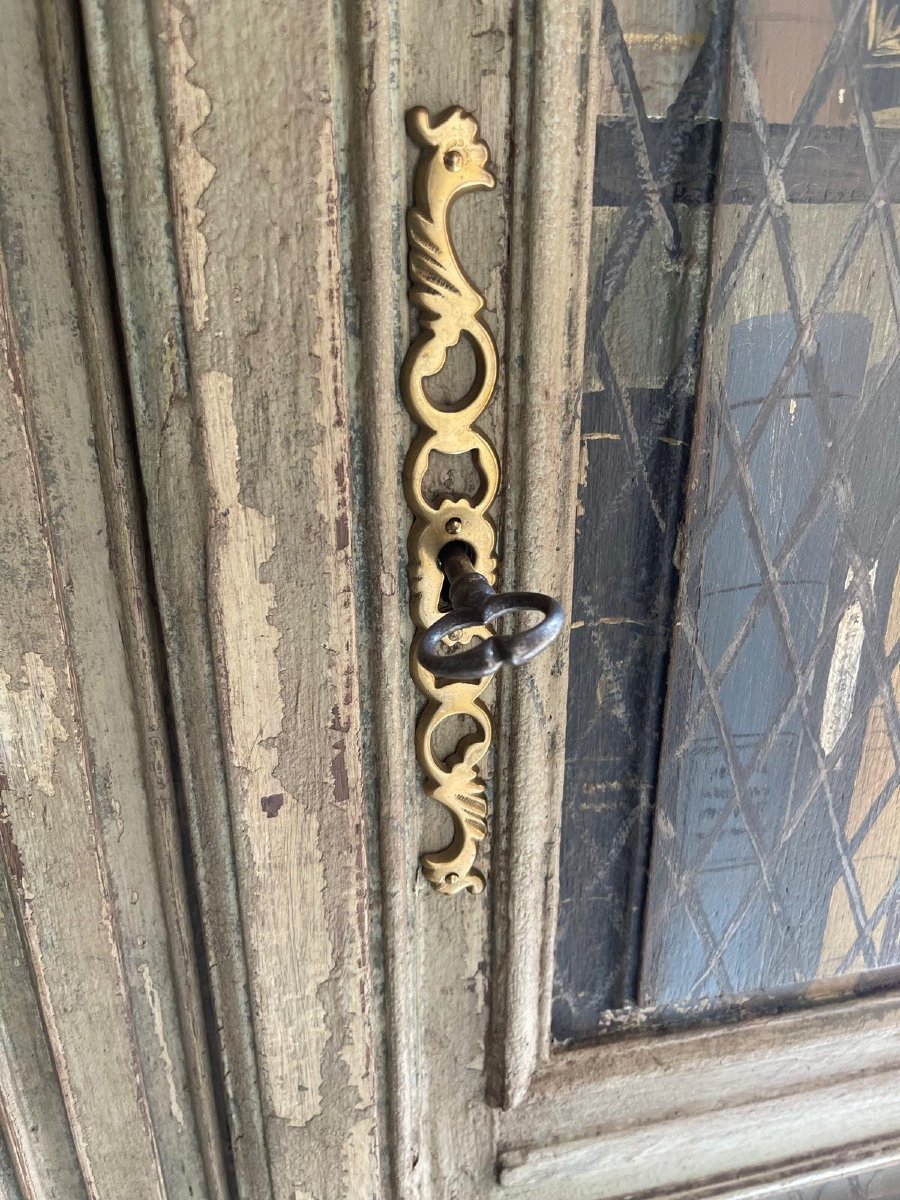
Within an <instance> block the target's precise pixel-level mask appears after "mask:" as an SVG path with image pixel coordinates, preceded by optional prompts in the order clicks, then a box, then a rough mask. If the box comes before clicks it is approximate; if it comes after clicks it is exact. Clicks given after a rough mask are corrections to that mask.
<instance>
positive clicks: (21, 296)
mask: <svg viewBox="0 0 900 1200" xmlns="http://www.w3.org/2000/svg"><path fill="white" fill-rule="evenodd" d="M68 18H69V13H68V12H67V11H64V10H61V11H58V12H57V11H51V10H43V11H42V10H41V9H40V8H38V9H37V10H20V9H16V8H15V6H12V5H9V6H7V10H6V13H5V17H4V38H3V43H2V51H3V55H4V70H3V71H2V72H0V74H2V77H3V80H4V87H3V89H2V91H0V108H2V111H3V112H4V113H5V114H6V117H7V119H6V120H4V121H3V124H4V128H5V129H7V130H8V131H9V135H8V136H7V137H5V138H4V143H3V147H2V152H0V190H2V199H3V204H2V216H0V245H2V258H3V261H2V264H0V291H2V300H0V304H2V309H3V320H2V329H0V341H2V349H3V356H4V361H5V370H4V372H3V373H2V380H3V389H2V390H3V421H4V425H5V428H6V436H5V437H4V438H3V439H0V441H2V444H3V447H4V458H5V461H4V465H3V471H2V480H3V487H4V490H5V501H4V504H3V505H2V506H0V509H2V517H3V521H4V523H5V526H6V531H5V534H4V537H3V538H2V539H0V542H2V545H3V554H4V563H3V570H2V571H0V587H2V593H3V594H2V596H0V607H2V611H3V613H4V620H3V622H2V625H0V629H2V647H0V654H2V658H3V667H2V670H0V758H2V765H3V772H2V773H3V779H2V787H3V792H4V795H3V807H2V822H0V830H2V844H3V858H4V866H5V870H6V873H7V876H8V878H9V880H10V883H11V889H12V895H13V897H14V901H15V909H16V910H17V912H16V922H17V925H18V927H19V929H20V930H21V934H22V938H21V942H22V944H23V945H24V948H25V949H24V957H26V958H27V960H28V971H29V972H30V974H31V977H32V978H33V981H34V990H33V992H32V990H31V989H30V988H28V989H25V990H23V991H22V993H21V998H20V1000H19V1004H20V1005H22V1006H23V1010H22V1011H19V1010H17V1008H16V1007H15V1006H14V1007H13V1008H12V1010H11V1013H10V1015H9V1016H8V1017H7V1016H6V1014H5V1013H4V1017H5V1019H6V1020H7V1022H15V1021H16V1020H19V1021H20V1023H21V1021H22V1020H26V1019H28V1018H27V1011H26V1010H27V1009H28V1007H29V1005H30V1006H31V1007H32V1009H33V1008H34V997H35V996H36V997H37V1004H38V1006H39V1009H40V1018H41V1021H42V1022H43V1025H44V1028H45V1030H46V1035H47V1043H48V1044H49V1048H50V1052H51V1054H52V1059H53V1068H54V1073H55V1075H56V1077H57V1079H56V1084H55V1086H54V1083H53V1081H52V1080H51V1078H50V1075H49V1072H48V1071H46V1070H44V1071H43V1081H44V1082H43V1083H41V1081H40V1079H39V1076H40V1075H41V1073H42V1072H41V1071H40V1070H39V1067H40V1060H37V1061H36V1062H35V1063H34V1064H33V1066H30V1065H29V1064H28V1062H27V1061H23V1062H21V1063H20V1061H19V1055H20V1053H23V1052H24V1047H22V1048H20V1047H19V1046H18V1045H16V1043H15V1042H14V1041H13V1040H12V1039H10V1041H9V1042H8V1046H9V1047H10V1049H9V1051H8V1052H9V1054H10V1055H11V1057H10V1058H9V1059H8V1060H7V1061H8V1063H9V1069H10V1072H11V1073H12V1074H13V1076H14V1077H15V1078H16V1080H17V1081H18V1083H19V1085H20V1086H21V1084H22V1083H24V1081H25V1079H26V1078H31V1080H32V1081H33V1082H35V1084H36V1086H37V1087H38V1092H37V1093H36V1095H34V1096H32V1095H22V1096H20V1100H19V1102H18V1108H19V1112H20V1114H21V1113H22V1112H24V1111H26V1109H27V1107H28V1105H29V1104H34V1103H40V1101H41V1090H40V1089H41V1088H42V1087H43V1088H44V1089H45V1092H46V1095H45V1096H44V1102H43V1103H42V1104H41V1107H42V1109H44V1110H46V1112H47V1114H48V1116H47V1121H48V1128H47V1130H46V1131H44V1136H46V1137H49V1136H52V1122H53V1119H54V1118H53V1113H54V1109H55V1110H56V1112H57V1115H58V1112H59V1105H60V1102H62V1103H64V1105H65V1109H66V1114H67V1120H68V1123H69V1125H70V1126H71V1130H72V1141H73V1143H74V1149H75V1151H76V1153H77V1157H78V1163H79V1169H80V1174H81V1176H82V1179H83V1188H84V1190H85V1191H86V1194H87V1195H89V1196H91V1197H99V1196H103V1197H104V1198H105V1197H117V1196H125V1195H128V1196H146V1197H147V1198H148V1200H150V1198H151V1197H152V1198H154V1200H155V1198H158V1197H162V1196H166V1195H174V1194H175V1193H176V1192H177V1191H178V1190H179V1189H181V1188H183V1187H188V1188H190V1189H191V1190H192V1191H193V1192H194V1193H195V1194H196V1195H198V1196H200V1195H202V1194H205V1191H206V1183H205V1179H204V1167H203V1162H202V1157H201V1153H200V1149H199V1146H198V1143H197V1130H196V1127H195V1124H194V1120H193V1111H192V1106H191V1099H190V1091H189V1086H188V1083H187V1079H186V1075H185V1071H184V1065H183V1064H184V1059H185V1051H184V1047H183V1044H182V1034H183V1030H182V1029H181V1027H180V1022H179V1013H178V1006H177V1003H176V1000H175V994H174V993H175V990H176V985H175V983H174V981H173V977H172V976H173V969H172V957H171V951H172V950H173V946H172V943H171V942H170V940H169V931H170V928H171V927H169V928H167V923H166V920H165V918H164V912H165V908H166V901H165V900H164V898H163V895H162V893H163V891H167V892H168V891H169V890H170V888H171V887H172V886H173V884H174V883H175V880H174V879H173V878H172V877H170V876H169V875H168V874H167V873H166V871H163V872H162V877H161V874H160V870H161V863H160V862H159V861H158V859H157V855H156V847H155V845H154V832H153V829H152V828H151V825H152V818H151V802H150V797H151V795H152V796H153V804H154V806H156V807H157V808H159V809H160V816H161V817H162V816H163V810H165V809H168V810H169V811H171V805H172V803H173V796H172V792H171V789H170V787H169V786H168V785H167V781H166V780H165V778H164V777H160V778H156V779H154V778H152V772H151V770H150V769H149V766H150V765H149V764H148V762H147V761H146V759H145V753H144V752H145V750H146V745H145V744H144V741H143V736H144V735H143V732H142V726H143V724H144V722H145V721H147V722H148V723H149V724H151V725H152V722H153V716H152V713H150V712H148V711H146V710H145V707H144V706H145V702H146V700H147V697H148V695H149V694H150V693H151V692H152V690H153V687H154V684H153V683H152V682H151V681H150V678H149V672H150V670H151V668H150V666H149V658H147V656H148V655H149V647H148V645H147V644H146V642H145V640H144V637H143V632H142V629H141V624H140V621H139V620H136V618H135V614H134V611H133V610H134V607H135V606H136V605H138V604H139V603H140V601H139V599H138V598H137V597H136V596H134V595H133V594H132V593H131V590H130V589H129V588H128V587H127V586H125V588H124V591H125V593H126V594H123V593H122V592H120V591H119V587H118V584H121V583H122V582H123V580H122V577H121V576H119V578H118V580H117V576H116V572H115V570H114V569H113V568H112V564H111V561H110V559H111V556H112V557H113V558H116V557H117V556H118V555H120V554H121V553H123V552H124V553H125V554H127V555H135V556H136V558H137V559H138V560H139V558H140V549H139V539H138V540H135V539H134V535H133V532H132V531H133V526H134V523H135V514H134V511H133V509H132V508H131V504H132V503H133V499H134V493H133V490H131V489H130V487H129V482H130V481H129V467H128V464H127V461H125V460H126V458H127V450H126V449H125V447H124V445H123V444H122V442H121V440H120V441H119V443H118V451H119V453H120V454H121V456H122V457H121V460H120V461H119V462H118V463H117V470H116V478H115V480H112V479H110V480H109V481H108V482H109V484H110V488H111V491H108V492H107V493H106V494H104V480H103V478H102V476H103V472H104V470H107V469H108V468H109V466H110V462H109V455H108V451H107V445H106V442H107V438H108V437H112V438H113V441H115V436H114V434H113V433H112V432H111V431H110V430H108V429H107V428H106V427H105V425H104V424H103V419H102V414H105V413H106V408H107V404H108V405H109V416H110V418H111V420H112V422H113V424H114V423H115V421H114V417H113V416H112V414H113V413H114V412H116V411H119V410H120V407H121V402H122V397H121V383H120V380H119V378H118V375H117V371H116V364H115V355H114V352H113V350H112V343H111V337H110V326H109V313H108V306H107V296H106V293H105V287H104V282H103V259H102V252H101V249H100V245H99V241H98V235H97V228H96V222H95V214H94V210H93V200H94V197H93V189H92V183H93V181H92V180H90V178H89V176H88V174H87V170H88V168H87V165H86V164H87V162H88V160H89V150H88V143H87V138H86V134H85V130H84V127H83V123H82V113H81V110H80V109H79V104H80V77H79V73H78V68H77V65H76V64H77V49H76V45H75V31H74V29H73V27H72V26H71V25H70V24H69V19H68ZM101 444H102V446H103V448H102V449H100V448H99V447H100V446H101ZM111 496H116V497H117V498H116V501H115V504H113V505H112V506H107V504H106V501H107V500H108V499H109V498H110V497H111ZM116 565H117V566H121V563H120V562H117V564H116ZM24 597H27V603H23V598H24ZM145 658H147V663H148V665H147V667H146V668H144V667H142V666H140V660H142V659H145ZM145 670H146V672H147V674H144V675H143V678H141V681H140V682H138V679H136V678H133V676H138V677H139V678H140V677H141V676H142V673H144V671H145ZM151 740H152V739H151ZM176 871H177V867H176ZM24 972H25V967H24V964H23V966H22V973H24ZM30 1020H31V1022H32V1024H34V1017H32V1018H30ZM20 1027H21V1026H20ZM100 1031H102V1036H101V1035H100ZM33 1039H36V1042H33V1044H34V1045H35V1046H36V1047H40V1046H41V1045H45V1049H44V1051H43V1052H42V1053H43V1054H44V1055H46V1044H45V1043H44V1041H43V1032H38V1029H37V1028H34V1033H33ZM27 1044H28V1043H27V1040H26V1042H25V1045H27ZM45 1061H46V1060H45ZM14 1092H15V1089H12V1090H11V1091H10V1092H8V1093H7V1095H8V1096H9V1097H11V1096H12V1095H13V1094H14ZM6 1119H7V1124H8V1126H9V1125H11V1123H12V1121H13V1119H14V1118H11V1117H10V1116H9V1112H8V1111H7V1118H6ZM56 1132H57V1134H58V1132H59V1131H58V1129H57V1130H56ZM18 1133H19V1137H18V1143H19V1146H18V1150H17V1162H18V1167H17V1169H18V1170H19V1172H20V1176H21V1178H22V1179H24V1180H26V1182H25V1184H23V1186H26V1188H28V1189H30V1190H31V1191H32V1192H33V1193H34V1195H36V1196H41V1197H49V1196H54V1195H58V1194H61V1189H62V1188H63V1187H64V1186H66V1182H65V1181H66V1173H67V1172H68V1174H69V1175H70V1176H71V1173H72V1170H73V1167H72V1163H71V1160H70V1159H69V1158H67V1152H66V1149H65V1139H64V1138H63V1137H60V1138H59V1145H58V1147H55V1148H54V1149H53V1152H52V1153H51V1155H50V1161H53V1156H54V1155H56V1156H58V1161H57V1163H56V1165H54V1167H53V1168H52V1175H51V1168H50V1166H49V1165H48V1166H47V1168H46V1169H45V1168H44V1166H43V1164H42V1165H41V1166H40V1167H39V1166H38V1165H37V1164H38V1163H39V1160H40V1159H41V1158H42V1157H43V1153H42V1149H43V1148H42V1147H41V1145H40V1140H41V1130H40V1129H38V1130H32V1129H31V1128H30V1127H29V1126H28V1125H27V1124H25V1123H22V1122H20V1123H19V1125H18ZM57 1166H58V1178H53V1176H56V1175H57V1170H56V1167H57ZM69 1183H70V1185H71V1186H70V1188H69V1190H68V1193H67V1194H72V1195H74V1194H77V1192H78V1191H79V1190H80V1188H79V1184H78V1183H76V1182H74V1180H72V1179H70V1180H69Z"/></svg>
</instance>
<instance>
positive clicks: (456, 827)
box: [400, 108, 500, 895]
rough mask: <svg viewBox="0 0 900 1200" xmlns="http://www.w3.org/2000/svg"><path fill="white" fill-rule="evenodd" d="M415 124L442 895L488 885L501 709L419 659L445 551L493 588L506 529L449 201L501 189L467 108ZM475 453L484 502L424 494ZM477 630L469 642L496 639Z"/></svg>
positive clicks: (432, 788)
mask: <svg viewBox="0 0 900 1200" xmlns="http://www.w3.org/2000/svg"><path fill="white" fill-rule="evenodd" d="M407 129H408V131H409V135H410V137H411V138H412V140H413V141H414V142H415V143H416V145H417V146H418V147H419V150H420V155H419V160H418V163H417V165H416V172H415V181H414V196H413V206H412V208H411V209H410V210H409V212H408V213H407V217H406V230H407V237H408V240H409V274H410V279H411V282H412V286H411V288H410V293H409V295H410V301H411V302H412V304H414V305H415V306H416V308H417V309H418V310H419V333H418V334H417V336H416V337H415V339H414V340H413V342H412V344H411V345H410V347H409V350H408V351H407V354H406V358H405V360H404V363H403V369H402V372H401V376H400V387H401V391H402V394H403V401H404V403H405V405H406V407H407V409H408V410H409V414H410V416H411V417H412V418H413V420H414V421H415V422H416V424H417V425H418V426H419V433H418V435H417V437H416V439H415V441H414V442H413V444H412V446H411V447H410V449H409V453H408V454H407V456H406V462H405V465H404V471H403V480H404V488H405V492H406V500H407V503H408V504H409V507H410V509H411V510H412V512H413V514H414V517H415V520H414V523H413V526H412V530H411V531H410V535H409V579H410V593H411V595H410V609H411V613H412V618H413V621H414V623H415V625H416V630H417V632H416V638H415V641H414V643H413V647H412V653H411V656H410V664H411V665H410V671H411V674H412V677H413V679H414V681H415V684H416V686H417V688H418V689H419V691H420V692H421V693H422V694H423V695H424V696H425V699H426V703H425V707H424V709H423V710H422V713H421V715H420V717H419V721H418V724H417V726H416V754H417V757H418V761H419V764H420V766H421V767H422V769H423V770H424V772H425V774H426V776H427V783H426V789H425V790H426V793H427V795H428V796H430V797H431V798H433V799H434V800H437V801H438V802H439V803H440V804H443V805H444V806H445V807H446V808H447V810H448V811H449V813H450V815H451V817H452V819H453V838H452V840H451V842H450V844H449V845H448V846H447V847H446V848H445V849H443V850H438V851H435V852H433V853H430V854H424V855H423V856H422V860H421V862H422V873H423V874H424V876H425V878H426V879H427V880H428V881H429V882H430V883H431V885H432V886H433V887H434V888H436V890H437V891H439V892H443V893H444V894H447V895H450V894H453V893H454V892H459V891H462V890H463V889H468V890H469V891H472V892H480V891H482V890H483V889H484V876H483V875H482V874H481V872H480V871H478V870H476V869H475V868H474V865H473V864H474V862H475V857H476V854H477V851H478V843H479V842H480V841H481V840H482V839H483V838H484V836H485V833H486V832H487V800H486V796H485V785H484V782H483V780H482V779H481V777H480V776H479V773H478V764H479V763H480V762H481V760H482V759H483V758H484V756H485V755H486V754H487V751H488V748H489V747H490V744H491V737H492V732H493V731H492V724H491V714H490V712H489V711H488V709H487V707H486V706H485V704H484V701H483V700H482V698H481V697H482V693H483V692H484V690H485V688H486V687H487V686H488V684H489V682H490V680H489V679H481V680H477V681H474V682H473V681H468V680H465V681H460V680H455V681H452V682H451V681H443V682H442V681H440V680H438V679H437V678H436V677H435V676H434V675H433V674H431V672H430V671H428V670H426V669H425V668H424V667H423V666H422V665H421V664H420V663H419V662H417V655H416V647H417V644H418V640H419V639H420V638H421V636H422V633H423V631H424V630H426V629H427V628H428V627H429V626H430V625H432V624H434V622H435V621H437V620H438V618H439V617H441V616H442V615H443V614H442V612H441V611H440V608H439V602H440V597H441V589H442V587H443V584H444V576H443V572H442V571H441V567H440V565H439V561H438V558H439V555H440V553H441V550H442V549H443V548H444V547H445V546H446V545H447V544H448V543H450V542H453V541H456V542H464V543H465V544H466V545H467V546H468V547H469V551H470V553H471V554H472V555H473V561H474V565H475V569H476V570H477V571H478V572H479V573H480V574H481V575H483V576H484V577H485V579H487V581H488V582H489V583H490V584H491V585H493V584H494V582H495V576H496V566H497V564H496V559H495V557H494V543H495V530H494V526H493V523H492V522H491V519H490V517H489V516H488V515H487V514H488V509H489V508H490V506H491V504H492V502H493V500H494V498H495V497H496V495H497V489H498V488H499V486H500V463H499V460H498V458H497V452H496V451H495V449H494V447H493V446H492V445H491V443H490V441H489V440H488V439H487V438H486V437H485V436H484V434H483V433H481V432H480V431H479V430H478V429H476V428H475V427H474V423H475V421H476V420H477V419H478V417H480V416H481V414H482V413H483V412H484V410H485V408H486V407H487V405H488V404H489V403H490V400H491V397H492V395H493V393H494V387H495V385H496V382H497V347H496V345H495V343H494V339H493V337H492V336H491V333H490V331H489V330H488V328H487V326H486V325H485V324H484V322H483V321H482V319H481V316H480V313H481V310H482V309H483V307H484V297H483V296H482V295H481V293H480V292H479V291H478V290H477V288H476V287H475V286H474V285H473V284H472V282H471V280H470V279H469V278H468V277H467V275H466V273H465V271H464V270H463V269H462V266H461V265H460V263H459V259H458V258H457V256H456V251H455V249H454V246H453V242H452V240H451V237H450V227H449V223H448V218H449V213H450V206H451V204H452V203H453V201H454V200H455V199H456V198H457V197H458V196H461V195H463V194H464V193H465V192H470V191H474V190H476V189H478V188H493V187H494V186H495V183H496V180H495V179H494V176H493V175H492V174H491V172H490V170H489V168H488V160H489V157H490V153H489V151H488V148H487V146H486V145H485V143H484V142H483V141H481V140H480V139H479V137H478V124H477V122H476V121H475V118H474V117H473V116H471V115H470V114H469V113H467V112H464V111H463V110H462V109H461V108H451V109H447V111H446V112H443V113H441V114H440V116H438V117H437V118H436V119H435V120H434V121H432V119H431V117H430V115H429V113H428V112H427V111H426V110H425V109H424V108H414V109H412V110H411V112H410V113H408V115H407ZM461 337H466V338H467V339H468V340H469V343H470V345H471V347H472V349H473V351H474V354H475V362H476V372H475V381H474V383H473V385H472V387H471V388H470V389H469V391H468V393H467V395H466V397H465V398H464V399H463V401H462V403H461V404H458V405H455V406H454V407H453V408H452V410H448V409H447V408H445V407H437V406H436V405H434V404H432V403H431V402H430V401H429V399H428V397H427V396H426V394H425V388H424V381H425V380H426V379H428V378H429V377H431V376H433V375H437V374H438V373H439V372H440V371H441V370H442V369H443V367H444V365H445V363H446V361H447V353H448V351H449V350H450V349H451V348H452V347H453V346H455V345H456V344H457V342H458V341H459V339H460V338H461ZM433 451H438V452H441V453H443V454H470V453H471V454H474V455H475V457H476V459H477V465H478V467H479V469H480V473H481V476H482V478H483V481H484V483H483V486H482V488H481V491H480V493H479V495H478V497H477V498H476V499H469V498H467V497H463V496H454V497H447V498H444V499H442V500H441V501H440V503H439V504H437V506H436V507H435V505H433V504H431V503H429V501H428V499H427V498H426V496H425V492H424V479H425V472H426V470H427V469H428V459H429V455H430V454H431V453H432V452H433ZM489 633H490V631H489V630H487V629H468V630H466V631H465V632H464V633H463V634H461V635H460V636H461V640H466V641H467V640H470V639H471V638H472V637H473V636H488V635H489ZM455 716H463V717H468V718H469V719H470V720H471V722H473V723H474V725H475V729H476V732H475V733H469V734H467V735H466V736H465V737H463V738H462V739H461V740H460V741H459V743H458V744H457V746H456V749H455V751H454V752H453V753H452V754H451V755H450V756H449V758H446V759H441V758H439V757H438V755H437V752H436V750H435V746H434V736H435V732H436V730H437V729H438V726H440V725H441V724H442V723H443V722H444V721H446V720H448V718H450V717H455Z"/></svg>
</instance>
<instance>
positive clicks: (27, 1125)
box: [0, 801, 87, 1200]
mask: <svg viewBox="0 0 900 1200" xmlns="http://www.w3.org/2000/svg"><path fill="white" fill-rule="evenodd" d="M0 803H2V801H0ZM2 811H3V810H2V809H0V813H2ZM0 820H4V818H3V817H2V816H0ZM4 827H5V821H4ZM0 836H2V835H0ZM4 867H5V864H4ZM10 883H11V881H10V878H9V875H8V874H7V871H6V870H4V871H3V872H2V874H0V962H2V964H3V969H2V971H0V1014H2V1018H0V1151H7V1152H8V1154H7V1159H6V1166H5V1169H6V1171H7V1172H8V1176H9V1180H10V1182H9V1183H7V1177H6V1175H4V1166H3V1159H2V1155H0V1196H2V1197H3V1198H4V1200H6V1195H7V1193H6V1191H4V1187H6V1188H8V1189H12V1188H13V1187H14V1186H15V1188H16V1190H10V1191H9V1195H10V1197H11V1198H12V1200H19V1197H20V1192H19V1188H21V1200H87V1192H86V1191H85V1187H84V1182H83V1180H82V1177H81V1170H80V1168H79V1165H78V1157H77V1155H76V1153H75V1146H74V1143H73V1140H72V1131H71V1129H70V1127H69V1122H68V1116H67V1114H66V1108H65V1104H64V1103H63V1097H62V1092H61V1090H60V1086H59V1079H58V1078H57V1075H56V1070H55V1067H54V1062H53V1058H52V1055H51V1052H50V1047H49V1045H48V1043H47V1038H46V1035H45V1032H44V1026H43V1024H42V1021H41V1010H40V1005H39V1002H38V997H37V995H36V993H35V989H34V984H33V980H32V976H31V972H30V970H29V963H28V955H27V950H26V947H25V943H24V939H23V936H22V929H21V927H20V922H19V918H18V915H17V905H16V902H15V897H14V895H13V891H12V888H11V886H10ZM16 1179H18V1181H19V1183H18V1185H16V1183H15V1181H16Z"/></svg>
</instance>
